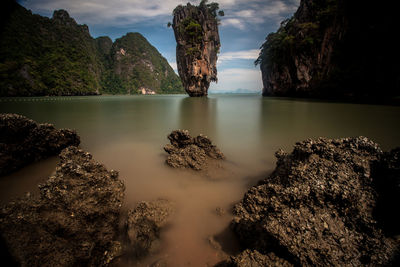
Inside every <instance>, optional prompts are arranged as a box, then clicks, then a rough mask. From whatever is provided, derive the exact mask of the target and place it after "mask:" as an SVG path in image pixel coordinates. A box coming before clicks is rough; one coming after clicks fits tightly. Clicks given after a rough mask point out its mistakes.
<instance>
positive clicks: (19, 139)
mask: <svg viewBox="0 0 400 267" xmlns="http://www.w3.org/2000/svg"><path fill="white" fill-rule="evenodd" d="M79 143H80V138H79V136H78V135H77V134H76V132H75V131H73V130H69V129H60V130H57V129H55V128H54V126H53V125H51V124H48V123H44V124H38V123H36V122H35V121H33V120H30V119H28V118H26V117H24V116H21V115H16V114H0V176H1V175H5V174H8V173H11V172H12V171H15V170H17V169H19V168H21V167H23V166H25V165H27V164H29V163H32V162H34V161H38V160H40V159H44V158H46V157H49V156H53V155H57V154H58V153H59V152H60V151H61V150H62V149H64V148H66V147H68V146H71V145H73V146H78V145H79Z"/></svg>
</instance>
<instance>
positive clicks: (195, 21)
mask: <svg viewBox="0 0 400 267" xmlns="http://www.w3.org/2000/svg"><path fill="white" fill-rule="evenodd" d="M173 14H174V19H173V23H172V27H173V29H174V33H175V39H176V42H177V46H176V62H177V65H178V72H179V76H180V77H181V80H182V84H183V86H184V88H185V90H186V92H187V93H188V94H189V95H190V96H206V95H207V94H208V88H209V86H210V82H216V81H218V79H217V67H216V64H217V54H218V53H219V49H220V46H221V44H220V40H219V34H218V19H217V18H216V10H212V9H211V8H210V7H209V6H208V5H207V4H205V3H203V4H200V5H199V6H193V5H191V4H190V3H188V4H187V5H186V6H181V5H180V6H178V7H177V8H175V10H174V13H173Z"/></svg>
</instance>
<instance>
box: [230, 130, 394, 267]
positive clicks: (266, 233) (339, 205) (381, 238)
mask: <svg viewBox="0 0 400 267" xmlns="http://www.w3.org/2000/svg"><path fill="white" fill-rule="evenodd" d="M398 156H399V153H398V150H395V151H392V152H391V153H390V154H387V153H386V154H385V153H383V152H382V151H381V149H380V148H379V146H378V145H377V144H376V143H374V142H372V141H371V140H369V139H367V138H365V137H358V138H345V139H334V140H331V139H324V138H320V139H317V140H306V141H303V142H300V143H297V144H296V145H295V147H294V150H293V152H292V153H291V154H286V153H285V152H284V151H282V150H279V151H278V152H277V153H276V157H277V159H278V162H277V166H276V169H275V170H274V172H273V173H272V174H271V175H270V176H269V177H268V178H267V179H265V180H262V181H260V182H259V183H258V185H256V186H254V187H252V188H251V189H250V190H249V191H248V192H247V193H246V194H245V196H244V198H243V200H242V201H241V202H240V203H239V204H237V205H236V206H235V207H234V214H235V217H234V219H233V221H232V224H231V226H232V229H233V231H234V232H235V233H236V235H237V236H238V238H239V240H240V242H241V243H242V245H243V246H244V247H246V248H249V249H251V250H257V251H258V252H259V253H261V254H264V255H267V254H268V253H270V252H274V253H275V254H276V255H277V256H278V257H280V258H283V259H285V260H287V261H288V262H290V263H292V264H296V265H297V264H300V265H303V266H382V265H387V264H389V263H391V261H392V260H393V257H394V256H395V255H396V253H397V249H398V248H399V243H398V241H394V239H393V238H392V237H393V235H394V234H396V233H393V232H390V231H386V229H387V228H386V227H385V226H390V225H388V224H387V223H386V224H385V221H387V220H388V219H389V216H392V218H393V214H397V213H398V212H399V208H398V207H397V206H393V205H390V208H389V207H386V211H385V210H384V211H383V212H377V211H378V209H379V208H380V207H379V203H386V204H388V201H387V200H388V199H390V200H396V199H398V195H399V186H398V182H399V180H398V172H399V168H400V162H399V157H398ZM377 184H379V185H380V186H377ZM393 186H394V187H395V188H393ZM382 197H383V198H385V199H386V202H385V200H382ZM392 204H393V202H392ZM389 209H390V210H389ZM385 212H389V214H391V215H389V214H386V216H384V215H383V213H385ZM392 226H393V225H392ZM397 228H398V224H397ZM396 231H397V233H398V229H397V230H396ZM246 254H248V253H247V252H246ZM233 266H241V265H233ZM244 266H247V265H244ZM249 266H251V265H249Z"/></svg>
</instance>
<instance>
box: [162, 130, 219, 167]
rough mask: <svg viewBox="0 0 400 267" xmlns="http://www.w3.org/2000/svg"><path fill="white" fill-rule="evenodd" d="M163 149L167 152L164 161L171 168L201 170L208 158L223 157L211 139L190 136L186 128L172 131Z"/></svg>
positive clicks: (201, 136) (202, 136)
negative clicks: (168, 142)
mask: <svg viewBox="0 0 400 267" xmlns="http://www.w3.org/2000/svg"><path fill="white" fill-rule="evenodd" d="M168 139H169V141H170V143H171V144H167V145H166V146H165V147H164V150H165V151H166V152H167V153H168V154H169V156H168V158H167V160H166V163H167V164H168V165H169V166H171V167H173V168H192V169H194V170H202V169H204V168H205V167H206V166H207V161H208V160H209V159H224V158H225V156H224V154H222V152H221V151H220V150H219V149H218V148H217V147H216V146H215V145H213V144H212V142H211V140H210V139H209V138H208V137H206V136H204V135H198V136H196V137H191V136H190V134H189V131H187V130H176V131H173V132H172V133H171V134H170V135H169V136H168Z"/></svg>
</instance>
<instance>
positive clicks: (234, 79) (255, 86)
mask: <svg viewBox="0 0 400 267" xmlns="http://www.w3.org/2000/svg"><path fill="white" fill-rule="evenodd" d="M239 88H241V89H247V90H251V91H261V89H262V79H261V72H260V70H259V69H255V68H254V69H245V68H229V69H223V70H221V71H218V83H211V87H210V90H211V91H214V92H215V91H226V90H236V89H239Z"/></svg>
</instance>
